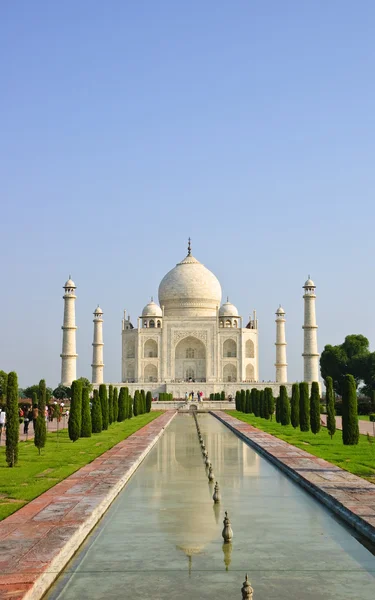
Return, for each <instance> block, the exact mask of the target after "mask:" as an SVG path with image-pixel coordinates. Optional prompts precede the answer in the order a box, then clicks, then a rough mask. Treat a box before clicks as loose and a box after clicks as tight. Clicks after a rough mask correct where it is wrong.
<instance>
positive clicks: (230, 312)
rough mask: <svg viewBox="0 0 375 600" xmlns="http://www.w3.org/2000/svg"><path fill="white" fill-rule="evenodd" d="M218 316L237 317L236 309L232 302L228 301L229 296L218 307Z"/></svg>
mask: <svg viewBox="0 0 375 600" xmlns="http://www.w3.org/2000/svg"><path fill="white" fill-rule="evenodd" d="M219 317H238V310H237V308H236V307H235V306H234V304H232V303H231V302H229V298H227V301H226V302H224V304H223V305H222V306H221V307H220V310H219Z"/></svg>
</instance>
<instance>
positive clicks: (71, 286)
mask: <svg viewBox="0 0 375 600" xmlns="http://www.w3.org/2000/svg"><path fill="white" fill-rule="evenodd" d="M75 287H76V284H75V283H74V281H73V280H72V279H71V278H70V275H69V279H68V281H67V282H66V283H65V285H64V288H75Z"/></svg>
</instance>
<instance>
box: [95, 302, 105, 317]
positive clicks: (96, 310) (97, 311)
mask: <svg viewBox="0 0 375 600" xmlns="http://www.w3.org/2000/svg"><path fill="white" fill-rule="evenodd" d="M102 314H103V311H102V309H101V308H100V306H99V304H98V306H97V307H96V309H95V311H94V315H102Z"/></svg>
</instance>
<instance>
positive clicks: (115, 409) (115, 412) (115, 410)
mask: <svg viewBox="0 0 375 600" xmlns="http://www.w3.org/2000/svg"><path fill="white" fill-rule="evenodd" d="M117 417H118V389H117V388H115V389H114V390H113V422H114V423H116V422H117Z"/></svg>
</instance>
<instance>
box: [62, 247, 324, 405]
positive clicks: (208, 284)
mask: <svg viewBox="0 0 375 600" xmlns="http://www.w3.org/2000/svg"><path fill="white" fill-rule="evenodd" d="M303 289H304V294H303V300H304V323H303V330H304V348H303V354H302V357H303V364H304V369H303V378H304V381H307V382H312V381H318V379H319V353H318V345H317V325H316V316H315V300H316V295H315V284H314V282H313V281H312V280H311V279H310V277H309V278H308V279H307V281H306V282H305V284H304V286H303ZM64 290H65V294H64V296H63V298H64V322H63V326H62V330H63V343H62V353H61V355H60V356H61V362H62V367H61V383H62V384H63V385H67V386H70V385H71V383H72V381H73V380H74V379H76V360H77V354H76V330H77V327H76V323H75V301H76V294H75V291H76V286H75V284H74V282H73V281H72V279H71V278H70V277H69V279H68V281H67V282H66V283H65V285H64ZM158 300H159V303H156V302H154V301H153V298H151V301H150V302H149V303H148V304H146V306H145V307H144V309H143V310H142V313H141V315H140V316H139V317H138V318H137V321H134V322H132V321H131V319H130V317H129V316H127V315H126V311H124V317H123V319H122V360H121V382H107V381H105V378H104V342H103V311H102V309H101V308H100V307H99V306H98V307H97V308H96V309H95V311H94V332H93V344H92V345H93V360H92V365H91V367H92V383H93V384H94V386H98V385H99V384H101V383H112V384H113V385H115V386H116V387H120V386H121V385H126V386H127V387H128V388H129V391H130V392H131V393H132V392H133V391H135V389H139V388H140V387H142V388H143V389H145V391H148V390H150V391H151V392H152V394H153V396H158V394H159V393H160V392H170V393H172V394H173V396H174V397H175V398H182V397H184V395H185V393H186V392H190V391H195V392H196V391H202V392H203V395H204V397H209V395H210V394H211V393H215V392H221V391H222V390H224V391H225V393H226V395H229V394H232V395H234V394H235V392H236V390H238V389H247V388H252V387H259V388H260V389H262V388H264V387H266V386H269V387H273V388H275V391H277V389H278V387H279V386H280V384H285V385H287V387H288V389H289V390H290V387H291V383H288V376H287V352H286V347H287V346H286V332H285V323H286V319H285V311H284V309H283V308H282V307H281V306H279V308H278V309H277V310H276V332H275V380H274V382H272V383H264V382H260V381H259V356H258V333H259V331H258V320H257V317H256V312H255V311H254V312H253V314H252V315H251V316H250V317H249V318H248V319H244V318H243V317H242V316H241V315H240V314H239V313H238V310H237V308H236V307H235V305H234V304H232V303H231V302H229V299H228V298H227V301H226V302H224V303H222V291H221V285H220V282H219V281H218V279H217V278H216V277H215V275H214V274H213V273H212V272H211V271H210V270H209V269H207V267H205V266H204V265H203V264H202V263H201V262H199V260H197V259H196V258H194V256H193V255H192V251H191V243H190V239H189V243H188V252H187V255H186V257H185V258H184V259H183V260H181V261H180V262H178V263H177V264H176V266H175V267H174V268H173V269H171V270H170V271H169V272H168V273H167V274H166V275H165V276H164V277H163V279H162V280H161V282H160V285H159V292H158ZM301 375H302V373H301Z"/></svg>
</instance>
